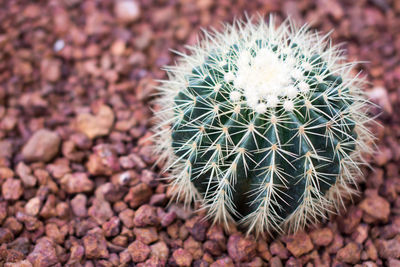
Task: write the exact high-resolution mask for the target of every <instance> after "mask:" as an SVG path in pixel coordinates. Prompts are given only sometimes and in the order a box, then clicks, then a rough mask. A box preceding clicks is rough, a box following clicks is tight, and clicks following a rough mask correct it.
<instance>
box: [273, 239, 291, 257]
mask: <svg viewBox="0 0 400 267" xmlns="http://www.w3.org/2000/svg"><path fill="white" fill-rule="evenodd" d="M269 249H270V251H271V254H272V255H277V256H278V257H279V258H280V259H287V258H289V255H290V252H289V251H288V250H287V249H286V248H285V246H284V245H283V244H282V242H280V241H273V242H272V243H271V245H270V246H269Z"/></svg>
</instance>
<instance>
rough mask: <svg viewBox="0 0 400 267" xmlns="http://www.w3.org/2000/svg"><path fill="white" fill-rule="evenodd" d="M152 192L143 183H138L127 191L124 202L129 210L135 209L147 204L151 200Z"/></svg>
mask: <svg viewBox="0 0 400 267" xmlns="http://www.w3.org/2000/svg"><path fill="white" fill-rule="evenodd" d="M152 193H153V191H152V190H151V188H150V187H149V186H148V185H147V184H145V183H139V184H137V185H135V186H134V187H131V188H130V189H129V192H128V194H126V196H125V198H124V201H125V202H128V203H129V206H130V207H131V208H137V207H139V206H140V205H142V204H144V203H146V202H148V201H149V200H150V198H151V195H152Z"/></svg>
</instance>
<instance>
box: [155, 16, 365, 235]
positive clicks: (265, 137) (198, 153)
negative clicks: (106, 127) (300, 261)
mask: <svg viewBox="0 0 400 267" xmlns="http://www.w3.org/2000/svg"><path fill="white" fill-rule="evenodd" d="M204 35H205V37H204V39H203V41H201V42H200V43H199V44H198V45H196V46H193V47H188V49H189V50H190V51H191V55H186V54H183V53H179V52H177V53H178V54H179V55H180V56H181V57H180V60H179V61H178V63H177V64H176V65H175V66H170V67H167V68H166V70H167V73H168V76H169V79H168V80H164V81H162V83H161V86H160V88H159V89H160V95H161V96H160V97H159V98H157V100H156V103H157V105H158V106H160V110H159V111H158V112H156V118H157V119H158V124H157V126H156V128H155V136H156V137H157V138H156V140H157V141H156V147H157V148H158V150H157V154H158V155H160V157H161V158H162V159H164V160H166V161H167V163H166V166H167V167H166V170H169V171H170V172H171V176H170V179H171V181H172V184H173V186H174V188H176V195H177V197H178V198H180V199H184V201H185V203H191V202H192V201H193V200H196V201H200V203H202V206H203V208H206V209H207V210H208V213H207V214H208V215H207V216H209V217H210V218H212V219H213V220H214V222H224V223H225V225H227V226H228V225H230V222H236V223H238V224H240V225H244V226H245V227H246V228H247V229H248V232H255V233H256V234H264V233H272V232H276V231H277V232H294V231H297V230H298V229H301V228H304V227H305V226H307V225H309V224H311V223H315V222H317V221H319V220H320V219H321V218H326V217H327V214H328V213H329V212H333V211H335V210H336V209H337V208H338V206H339V204H340V203H342V204H343V198H344V197H345V196H346V197H347V196H348V195H351V194H352V193H353V191H355V189H356V181H357V179H358V177H360V174H361V170H360V164H363V163H365V160H364V159H363V157H362V154H364V153H366V152H369V146H368V144H369V143H370V141H371V140H372V135H371V133H370V131H369V130H368V128H367V127H366V125H367V123H368V122H369V121H370V120H371V119H370V118H369V117H368V115H367V109H368V106H369V102H368V101H367V100H366V98H365V97H364V94H363V92H362V87H363V85H364V84H365V82H364V80H363V79H361V78H360V77H359V75H352V70H353V69H354V66H355V65H356V63H346V62H345V59H346V57H345V56H344V55H343V51H342V50H341V49H340V48H338V47H337V46H333V45H332V44H331V41H330V39H329V34H328V35H324V36H321V35H320V34H319V33H318V32H311V31H310V29H309V28H308V27H307V26H303V27H301V28H298V27H296V26H295V25H294V24H293V23H292V22H291V21H290V20H286V21H285V22H283V23H282V24H281V25H279V26H277V25H276V23H275V20H274V18H273V17H271V18H270V20H269V22H268V23H267V22H265V21H264V20H262V19H261V18H260V19H259V20H258V21H257V22H253V21H252V20H251V19H249V20H248V21H235V22H234V24H233V25H227V26H226V28H225V30H224V31H223V32H222V33H221V32H217V31H215V30H214V31H212V32H207V31H204Z"/></svg>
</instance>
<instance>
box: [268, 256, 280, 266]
mask: <svg viewBox="0 0 400 267" xmlns="http://www.w3.org/2000/svg"><path fill="white" fill-rule="evenodd" d="M270 266H271V267H282V266H283V265H282V261H281V259H280V258H279V257H273V258H272V259H271V261H270Z"/></svg>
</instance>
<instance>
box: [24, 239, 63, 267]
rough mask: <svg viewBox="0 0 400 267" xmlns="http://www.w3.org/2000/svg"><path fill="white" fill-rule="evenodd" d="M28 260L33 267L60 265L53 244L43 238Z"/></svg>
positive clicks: (37, 243)
mask: <svg viewBox="0 0 400 267" xmlns="http://www.w3.org/2000/svg"><path fill="white" fill-rule="evenodd" d="M27 259H28V260H29V261H30V262H31V263H32V265H33V266H43V267H48V266H52V265H54V264H56V263H58V257H57V254H56V250H55V248H54V244H53V242H52V241H51V240H50V239H48V238H46V237H43V238H41V239H39V240H38V241H37V242H36V245H35V247H34V249H33V251H32V252H31V253H30V254H29V255H28V257H27Z"/></svg>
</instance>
